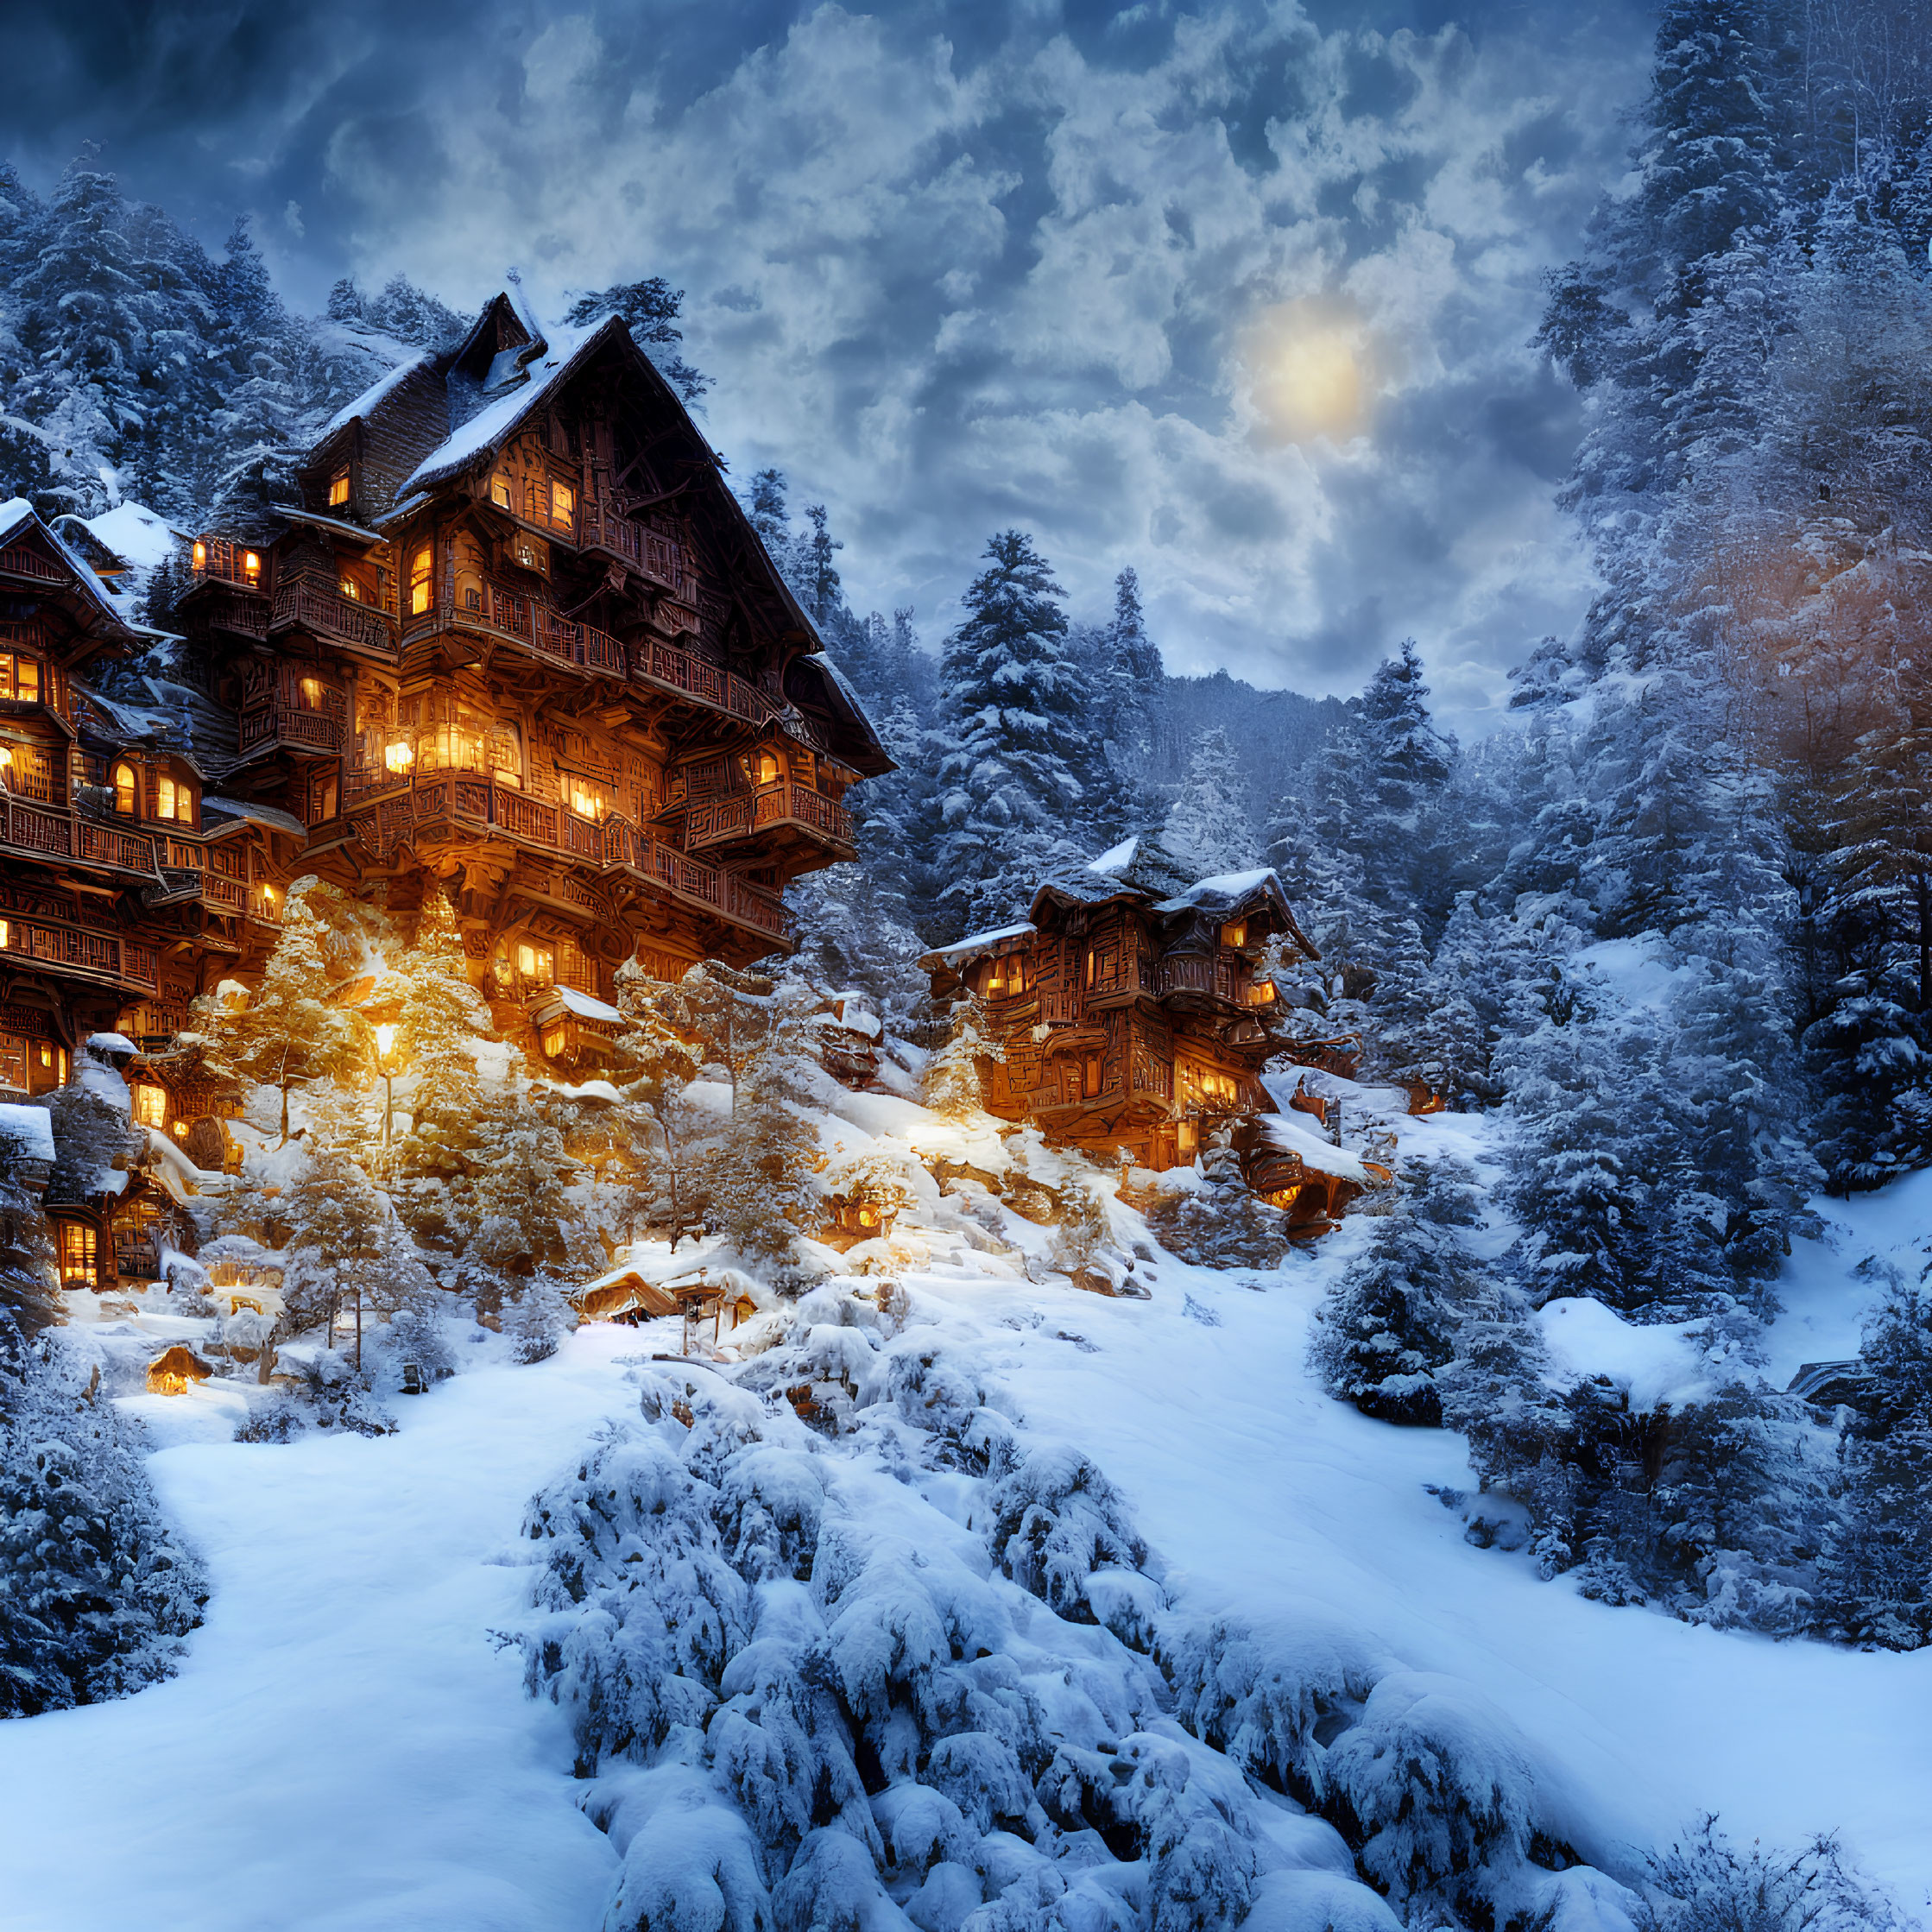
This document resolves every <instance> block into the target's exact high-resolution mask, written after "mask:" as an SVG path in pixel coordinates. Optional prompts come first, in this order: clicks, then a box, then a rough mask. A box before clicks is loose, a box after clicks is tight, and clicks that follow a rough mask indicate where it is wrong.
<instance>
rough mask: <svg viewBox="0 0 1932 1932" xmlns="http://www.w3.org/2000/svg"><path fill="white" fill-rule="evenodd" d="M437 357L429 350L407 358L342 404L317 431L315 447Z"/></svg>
mask: <svg viewBox="0 0 1932 1932" xmlns="http://www.w3.org/2000/svg"><path fill="white" fill-rule="evenodd" d="M434 359H435V358H434V357H432V356H430V355H429V354H428V353H426V352H425V353H424V354H422V355H420V356H412V357H410V358H409V359H408V361H407V362H404V363H397V364H396V366H395V368H394V369H391V370H390V371H389V373H388V375H387V376H377V377H376V380H375V382H371V383H370V384H369V387H368V388H366V389H364V390H363V393H362V394H361V395H359V396H357V397H356V398H355V399H354V401H350V402H345V403H344V404H343V406H342V407H341V408H339V409H338V410H337V411H336V413H335V414H334V415H332V416H331V417H330V418H329V420H328V421H327V422H325V423H324V424H323V426H322V427H321V428H320V429H319V431H318V432H316V437H315V441H314V443H313V445H311V447H313V448H318V449H319V448H320V446H321V445H323V444H325V443H326V442H327V441H328V439H330V438H331V436H333V435H334V434H335V432H337V431H338V429H346V428H348V426H350V423H352V422H354V421H355V420H356V419H357V417H358V416H366V415H368V414H369V413H370V412H371V411H372V410H374V409H375V407H376V405H377V404H378V403H380V402H381V401H382V400H383V398H384V397H386V396H388V395H391V394H392V393H393V392H394V391H395V390H396V389H399V388H401V387H402V385H403V384H404V383H405V382H407V381H408V379H409V378H410V377H411V376H414V374H415V373H416V371H417V370H418V369H426V368H427V367H428V366H429V364H430V363H432V362H433V361H434Z"/></svg>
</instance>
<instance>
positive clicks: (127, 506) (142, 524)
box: [83, 503, 189, 571]
mask: <svg viewBox="0 0 1932 1932" xmlns="http://www.w3.org/2000/svg"><path fill="white" fill-rule="evenodd" d="M83 521H84V522H85V526H86V527H87V528H88V529H89V530H90V531H92V533H93V534H94V536H95V537H96V538H97V539H98V540H99V541H100V542H102V543H104V544H105V545H106V546H107V547H108V548H109V549H110V550H111V551H112V552H114V554H115V555H116V556H117V557H121V558H124V559H126V560H127V561H128V562H129V564H131V565H133V566H134V568H135V569H136V570H137V571H150V570H154V569H155V568H157V567H158V566H159V565H162V564H165V563H166V562H167V560H168V559H169V558H170V557H172V556H173V555H174V552H175V550H176V548H177V547H178V546H180V545H181V544H184V543H186V542H187V541H188V540H189V538H188V533H187V532H186V530H180V529H177V528H176V527H175V526H174V524H172V523H170V522H169V521H167V518H166V517H164V516H162V515H161V514H160V513H159V512H158V511H155V510H151V509H149V508H148V506H147V505H146V504H145V503H117V504H116V505H115V506H114V508H112V509H110V510H103V511H102V512H101V514H100V515H98V516H90V517H86V518H84V519H83Z"/></svg>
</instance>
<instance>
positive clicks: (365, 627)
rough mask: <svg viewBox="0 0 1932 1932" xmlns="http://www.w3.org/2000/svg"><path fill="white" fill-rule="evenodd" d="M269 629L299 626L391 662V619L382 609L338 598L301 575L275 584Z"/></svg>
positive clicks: (393, 650)
mask: <svg viewBox="0 0 1932 1932" xmlns="http://www.w3.org/2000/svg"><path fill="white" fill-rule="evenodd" d="M269 628H271V629H272V630H294V629H297V628H300V629H302V630H306V631H307V632H308V633H310V635H312V636H316V637H321V638H325V639H327V640H328V641H330V642H331V643H337V644H344V645H346V646H347V647H349V648H350V650H352V651H360V652H362V653H364V655H366V656H369V657H378V658H382V659H385V660H388V661H389V662H392V663H393V662H394V661H395V654H396V635H395V619H393V618H392V617H390V616H388V613H387V612H386V611H382V610H372V609H369V606H368V605H367V604H366V603H357V602H356V601H355V599H354V598H352V597H338V595H337V594H336V593H335V592H334V591H332V590H324V589H323V588H322V586H321V585H320V584H312V583H310V582H309V581H308V580H307V579H306V578H296V579H295V580H294V582H293V583H288V584H278V585H277V586H276V588H275V615H274V616H273V617H272V618H271V619H270V622H269Z"/></svg>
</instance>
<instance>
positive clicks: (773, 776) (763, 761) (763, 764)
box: [758, 751, 779, 785]
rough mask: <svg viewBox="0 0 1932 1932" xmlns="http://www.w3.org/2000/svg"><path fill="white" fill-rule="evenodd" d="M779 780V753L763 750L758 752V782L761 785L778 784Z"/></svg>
mask: <svg viewBox="0 0 1932 1932" xmlns="http://www.w3.org/2000/svg"><path fill="white" fill-rule="evenodd" d="M778 780H779V766H778V754H777V753H776V752H775V751H761V752H760V753H759V754H758V782H759V784H761V785H776V784H777V783H778Z"/></svg>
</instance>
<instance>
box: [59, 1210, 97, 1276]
mask: <svg viewBox="0 0 1932 1932" xmlns="http://www.w3.org/2000/svg"><path fill="white" fill-rule="evenodd" d="M60 1279H62V1280H63V1281H79V1282H91V1281H92V1280H93V1279H94V1230H93V1229H92V1228H89V1227H86V1226H85V1225H84V1224H83V1223H82V1222H78V1221H63V1222H61V1223H60Z"/></svg>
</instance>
